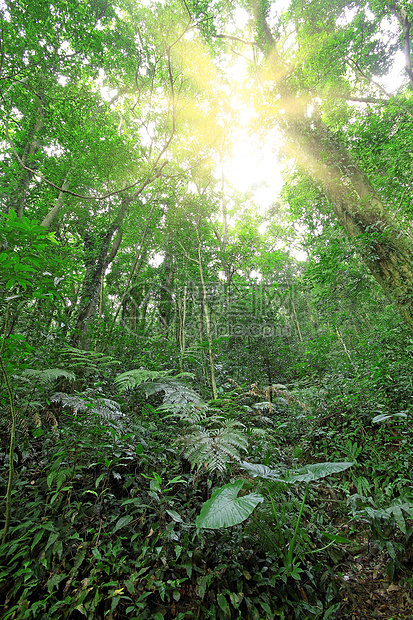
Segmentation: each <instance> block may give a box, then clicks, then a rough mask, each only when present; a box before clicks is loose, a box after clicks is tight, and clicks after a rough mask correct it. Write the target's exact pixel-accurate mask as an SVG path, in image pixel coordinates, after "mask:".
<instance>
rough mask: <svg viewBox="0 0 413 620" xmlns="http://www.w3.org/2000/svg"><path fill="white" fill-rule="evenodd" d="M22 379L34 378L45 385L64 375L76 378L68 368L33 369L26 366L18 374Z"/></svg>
mask: <svg viewBox="0 0 413 620" xmlns="http://www.w3.org/2000/svg"><path fill="white" fill-rule="evenodd" d="M20 376H21V378H22V379H23V380H33V379H34V380H35V381H38V382H39V383H42V384H43V385H47V384H48V383H51V382H52V381H55V380H56V379H60V378H61V377H64V378H65V379H70V380H71V381H74V380H75V379H76V377H75V374H74V373H73V372H71V371H70V370H64V369H63V368H45V369H44V370H33V369H32V368H26V370H24V371H23V372H22V374H21V375H20Z"/></svg>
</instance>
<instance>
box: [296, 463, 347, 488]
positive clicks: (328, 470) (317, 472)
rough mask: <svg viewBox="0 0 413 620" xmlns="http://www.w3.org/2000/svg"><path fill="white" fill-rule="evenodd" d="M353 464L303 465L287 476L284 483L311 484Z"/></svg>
mask: <svg viewBox="0 0 413 620" xmlns="http://www.w3.org/2000/svg"><path fill="white" fill-rule="evenodd" d="M353 464H354V463H351V462H349V461H343V462H341V463H314V464H313V465H305V466H304V467H301V468H300V469H298V470H297V471H296V472H295V473H294V474H292V475H291V476H288V478H286V479H285V482H288V483H289V484H294V483H295V482H313V481H314V480H319V479H320V478H325V477H326V476H330V475H331V474H337V473H338V472H340V471H344V470H345V469H348V468H349V467H351V466H352V465H353Z"/></svg>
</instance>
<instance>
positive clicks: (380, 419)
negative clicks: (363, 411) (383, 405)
mask: <svg viewBox="0 0 413 620" xmlns="http://www.w3.org/2000/svg"><path fill="white" fill-rule="evenodd" d="M390 418H407V413H403V412H400V413H392V414H390V413H380V414H379V415H376V416H374V418H373V419H372V423H373V424H376V423H377V422H384V421H385V420H390Z"/></svg>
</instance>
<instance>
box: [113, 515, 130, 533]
mask: <svg viewBox="0 0 413 620" xmlns="http://www.w3.org/2000/svg"><path fill="white" fill-rule="evenodd" d="M131 521H133V517H132V516H131V515H126V516H125V517H121V518H120V519H119V520H118V521H117V522H116V525H115V527H114V530H113V532H112V534H114V533H115V532H117V531H118V530H120V529H121V528H122V527H125V525H128V523H130V522H131Z"/></svg>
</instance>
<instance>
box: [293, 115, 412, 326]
mask: <svg viewBox="0 0 413 620" xmlns="http://www.w3.org/2000/svg"><path fill="white" fill-rule="evenodd" d="M312 124H313V127H312V128H310V127H309V122H305V121H303V122H302V123H298V122H295V123H290V124H289V127H288V130H287V132H286V134H287V137H288V144H289V148H290V150H294V152H295V159H296V161H297V163H298V164H299V165H300V166H301V167H303V168H304V169H305V170H306V171H307V172H309V173H310V174H311V176H312V177H313V179H314V180H315V181H316V182H318V183H320V184H321V185H322V186H323V188H324V191H325V193H326V195H327V196H328V198H329V199H330V201H331V204H332V207H333V209H334V212H335V214H336V215H337V217H338V218H339V220H340V222H341V224H342V225H343V228H344V229H345V231H346V233H347V234H348V236H349V237H350V238H351V239H354V240H355V241H357V242H358V244H359V249H360V252H361V255H362V257H363V260H364V262H365V263H366V265H367V266H368V268H369V269H370V271H371V273H372V274H373V276H374V277H375V279H376V280H377V281H378V282H379V284H380V285H381V286H382V288H383V289H384V291H385V293H386V295H387V296H388V297H389V298H390V299H391V300H392V301H393V302H394V304H395V306H396V307H397V308H398V310H399V311H400V313H401V315H402V316H403V318H404V320H405V321H406V323H407V324H408V326H409V327H410V329H411V330H412V331H413V245H412V243H411V241H410V240H409V238H408V236H407V235H406V234H403V232H402V231H400V230H398V228H397V226H396V224H395V222H394V221H393V220H392V217H391V216H390V214H389V213H387V212H386V209H385V207H384V205H383V203H382V201H381V200H380V198H379V196H378V195H377V193H376V192H375V191H374V188H373V186H372V185H371V183H370V181H369V180H368V178H367V176H366V175H364V174H363V173H362V172H361V171H360V170H359V169H358V168H357V166H356V164H355V162H354V160H353V158H352V157H351V155H350V153H349V152H348V151H347V150H346V149H344V148H343V147H342V146H341V145H340V144H338V143H337V141H336V140H335V138H334V136H333V134H332V132H331V131H330V130H329V129H328V128H327V127H325V126H324V125H323V124H322V123H318V124H317V125H315V124H314V123H312Z"/></svg>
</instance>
